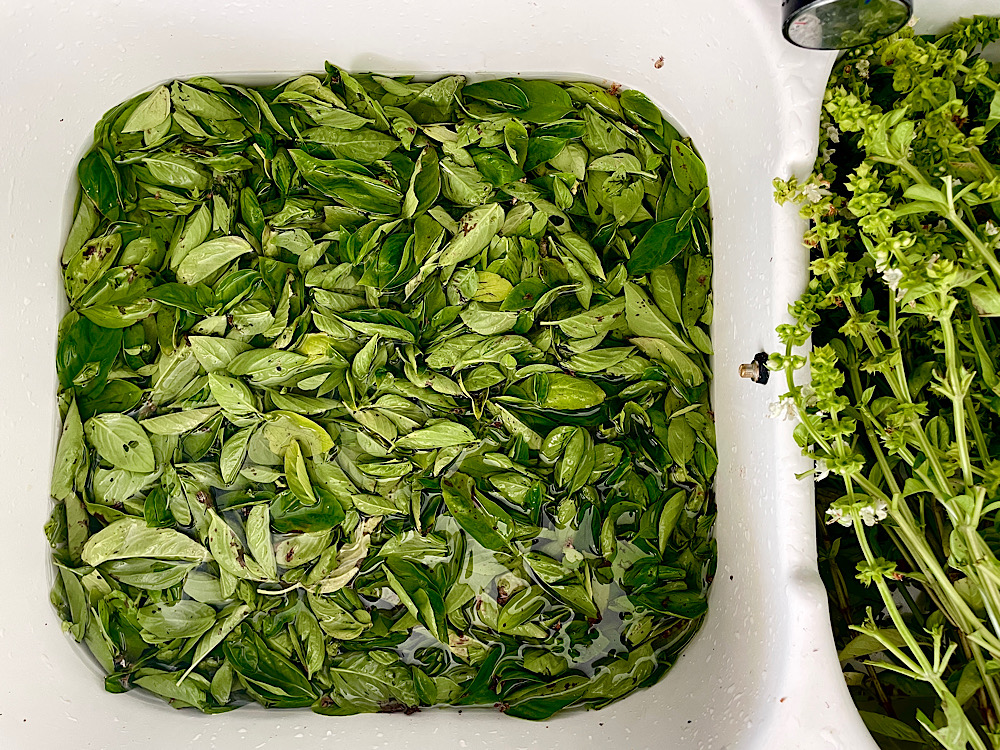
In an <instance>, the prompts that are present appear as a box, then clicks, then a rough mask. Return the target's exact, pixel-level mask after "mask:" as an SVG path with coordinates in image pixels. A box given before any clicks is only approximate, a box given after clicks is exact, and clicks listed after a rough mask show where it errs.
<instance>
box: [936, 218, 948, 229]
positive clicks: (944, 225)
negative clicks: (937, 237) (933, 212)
mask: <svg viewBox="0 0 1000 750" xmlns="http://www.w3.org/2000/svg"><path fill="white" fill-rule="evenodd" d="M948 228H949V227H948V222H946V221H945V220H944V219H939V220H938V223H937V224H935V225H934V231H935V232H947V231H948Z"/></svg>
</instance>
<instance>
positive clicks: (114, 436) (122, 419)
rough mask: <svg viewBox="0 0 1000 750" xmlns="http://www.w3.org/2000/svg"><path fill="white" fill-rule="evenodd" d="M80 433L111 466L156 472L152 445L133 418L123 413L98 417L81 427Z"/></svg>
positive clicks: (92, 418)
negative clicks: (84, 434)
mask: <svg viewBox="0 0 1000 750" xmlns="http://www.w3.org/2000/svg"><path fill="white" fill-rule="evenodd" d="M83 429H84V432H85V433H86V435H87V440H89V441H90V442H91V443H92V444H93V446H94V447H95V448H97V452H98V453H99V454H101V456H102V457H103V458H104V459H105V460H107V461H109V462H110V463H111V464H112V465H114V466H117V467H118V468H120V469H127V470H128V471H141V472H151V471H154V470H155V469H156V462H155V459H154V458H153V446H152V445H150V443H149V437H147V435H146V433H145V432H143V429H142V428H141V427H140V426H139V425H138V424H137V423H136V421H135V420H134V419H132V418H131V417H129V416H126V415H124V414H99V415H97V416H96V417H91V418H90V419H88V420H87V423H86V424H85V425H84V428H83Z"/></svg>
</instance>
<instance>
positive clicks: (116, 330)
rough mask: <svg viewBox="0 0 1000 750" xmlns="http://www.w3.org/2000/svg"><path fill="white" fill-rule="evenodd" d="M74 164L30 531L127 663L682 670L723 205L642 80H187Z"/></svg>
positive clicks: (184, 670)
mask: <svg viewBox="0 0 1000 750" xmlns="http://www.w3.org/2000/svg"><path fill="white" fill-rule="evenodd" d="M78 174H79V182H80V187H81V191H80V196H79V199H78V204H77V209H76V212H75V219H74V221H73V223H72V228H71V231H70V233H69V237H68V240H67V243H66V246H65V249H64V252H63V258H62V261H63V266H64V279H65V288H66V295H67V297H68V300H69V307H70V312H69V313H68V314H67V315H66V317H65V318H64V320H63V321H62V324H61V326H60V329H59V343H58V356H57V368H58V376H59V384H60V393H59V406H60V411H61V415H62V417H63V428H62V435H61V439H60V441H59V445H58V451H57V457H56V465H55V469H54V476H53V483H52V495H53V497H54V499H55V501H56V504H55V508H54V511H53V514H52V517H51V520H50V522H49V523H48V525H47V527H46V532H47V534H48V538H49V540H50V542H51V544H52V546H53V549H54V552H53V559H54V562H55V566H56V569H57V575H56V580H55V586H54V589H53V591H52V601H53V602H54V604H55V606H56V608H57V609H58V611H59V614H60V616H61V617H62V619H63V620H64V621H65V627H66V629H67V630H68V632H69V633H71V634H72V636H73V637H74V638H75V639H76V640H77V641H82V642H83V643H85V644H86V646H87V647H88V648H89V650H90V651H91V652H92V653H93V655H94V657H96V659H97V661H98V662H100V664H101V665H102V667H103V668H104V669H105V670H106V672H107V673H108V677H107V680H106V686H107V688H108V689H109V690H111V691H116V692H121V691H127V690H131V689H133V688H135V687H141V688H144V689H145V690H148V691H150V692H152V693H155V694H156V695H159V696H162V697H163V698H164V699H166V700H167V701H169V702H170V703H171V704H172V705H174V706H177V707H189V706H193V707H196V708H198V709H200V710H202V711H205V712H210V713H211V712H219V711H225V710H229V709H231V708H234V707H236V706H238V705H241V704H244V703H247V702H250V701H256V702H258V703H260V704H263V705H264V706H274V707H296V706H311V707H312V708H313V709H314V710H315V711H318V712H320V713H324V714H352V713H357V712H370V711H404V712H412V711H415V710H418V708H419V707H421V706H433V705H439V704H451V705H484V704H485V705H491V706H493V705H495V706H497V707H499V708H500V710H502V711H505V712H507V713H508V714H511V715H513V716H519V717H524V718H529V719H543V718H546V717H549V716H550V715H552V714H553V713H554V712H555V711H558V710H560V709H562V708H565V707H567V706H571V705H582V706H588V707H601V706H604V705H606V704H608V703H609V702H611V701H614V700H616V699H618V698H621V697H622V696H623V695H625V694H627V693H629V692H631V691H633V690H635V689H636V688H639V687H642V686H647V685H650V684H652V683H654V682H655V681H656V680H658V679H659V678H660V676H661V675H662V674H663V673H664V672H665V671H666V670H667V669H668V668H669V666H670V665H671V663H672V662H673V660H674V659H675V657H676V655H677V653H678V652H679V650H680V649H681V648H682V647H683V646H684V645H685V643H686V642H687V641H688V640H689V639H690V638H691V636H692V635H693V634H694V632H695V631H696V630H697V628H698V626H699V625H700V623H701V621H702V620H703V618H704V616H705V612H706V593H707V587H708V583H709V582H710V581H711V576H712V573H713V570H714V564H715V557H716V554H715V544H714V541H713V539H712V526H713V520H714V503H713V500H712V495H711V486H712V481H713V475H714V473H715V470H716V464H717V457H716V452H715V448H714V446H715V432H714V426H713V420H712V411H711V408H710V405H709V399H708V382H707V379H708V377H709V375H710V369H709V365H708V359H707V357H708V355H710V354H711V352H712V350H711V344H710V340H709V335H708V326H709V324H710V323H711V319H712V302H711V294H710V279H711V259H710V247H709V236H710V235H709V226H710V219H709V212H708V188H707V180H706V171H705V167H704V164H703V163H702V161H701V160H700V159H699V157H698V156H697V155H696V154H695V152H694V151H693V150H692V148H691V146H690V144H689V142H688V141H687V139H685V138H681V137H680V136H679V134H678V133H677V131H676V130H675V129H674V127H672V126H671V125H670V123H668V122H667V121H666V120H665V119H664V118H663V117H662V116H661V114H660V111H659V110H658V109H657V107H656V106H654V105H653V104H652V103H651V102H650V100H649V99H648V98H647V97H645V96H644V95H643V94H641V93H638V92H636V91H621V92H617V91H608V90H606V89H604V88H602V87H600V86H597V85H594V84H591V83H554V82H551V81H545V80H519V79H504V80H486V81H481V82H476V83H468V82H467V81H466V79H465V78H464V77H462V76H449V77H446V78H443V79H441V80H439V81H436V82H432V83H427V82H415V81H413V80H412V79H411V78H408V77H392V78H390V77H384V76H380V75H375V74H366V75H352V74H348V73H347V72H345V71H343V70H341V69H339V68H337V67H334V66H332V65H327V68H326V72H325V75H305V76H302V77H300V78H297V79H295V80H293V81H290V82H286V83H283V84H281V85H277V86H272V87H262V88H247V87H242V86H235V85H229V84H223V83H219V82H217V81H215V80H213V79H210V78H196V79H192V80H189V81H186V82H181V81H176V82H173V83H170V84H168V85H163V86H159V87H157V88H156V89H154V90H153V91H151V92H149V93H147V94H143V95H141V96H138V97H136V98H135V99H133V100H131V101H129V102H126V103H124V104H122V105H120V106H118V107H115V108H114V109H112V110H111V111H110V112H108V113H107V114H106V115H105V116H104V118H103V119H102V120H101V121H100V123H99V124H98V125H97V128H96V131H95V138H94V147H93V148H92V149H91V150H90V152H89V153H88V154H87V155H86V156H85V157H84V158H83V159H82V161H81V162H80V164H79V170H78Z"/></svg>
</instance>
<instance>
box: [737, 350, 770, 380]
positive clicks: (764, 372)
mask: <svg viewBox="0 0 1000 750" xmlns="http://www.w3.org/2000/svg"><path fill="white" fill-rule="evenodd" d="M740 377H741V378H749V379H750V380H752V381H753V382H755V383H760V384H761V385H766V384H767V381H768V380H769V379H770V377H771V372H770V370H768V369H767V353H766V352H759V353H758V354H757V355H756V356H755V357H754V358H753V361H752V362H750V363H748V364H745V365H740Z"/></svg>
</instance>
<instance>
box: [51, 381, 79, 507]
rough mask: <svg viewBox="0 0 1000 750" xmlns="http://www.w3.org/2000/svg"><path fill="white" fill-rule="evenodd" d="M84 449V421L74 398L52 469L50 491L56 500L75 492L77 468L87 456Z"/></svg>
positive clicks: (67, 414) (64, 421)
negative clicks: (81, 419)
mask: <svg viewBox="0 0 1000 750" xmlns="http://www.w3.org/2000/svg"><path fill="white" fill-rule="evenodd" d="M84 451H85V445H84V441H83V423H82V422H81V421H80V410H79V408H78V407H77V404H76V399H74V400H73V401H71V402H70V405H69V410H68V411H67V412H66V419H65V420H63V427H62V434H61V435H60V436H59V445H58V446H57V447H56V460H55V466H54V467H53V469H52V486H51V489H50V493H51V494H52V497H54V498H55V499H56V500H62V499H64V498H66V497H68V496H69V495H71V494H72V493H73V487H74V484H75V481H76V472H77V469H78V468H79V466H80V463H81V462H82V461H83V460H84V458H85V453H84Z"/></svg>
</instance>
